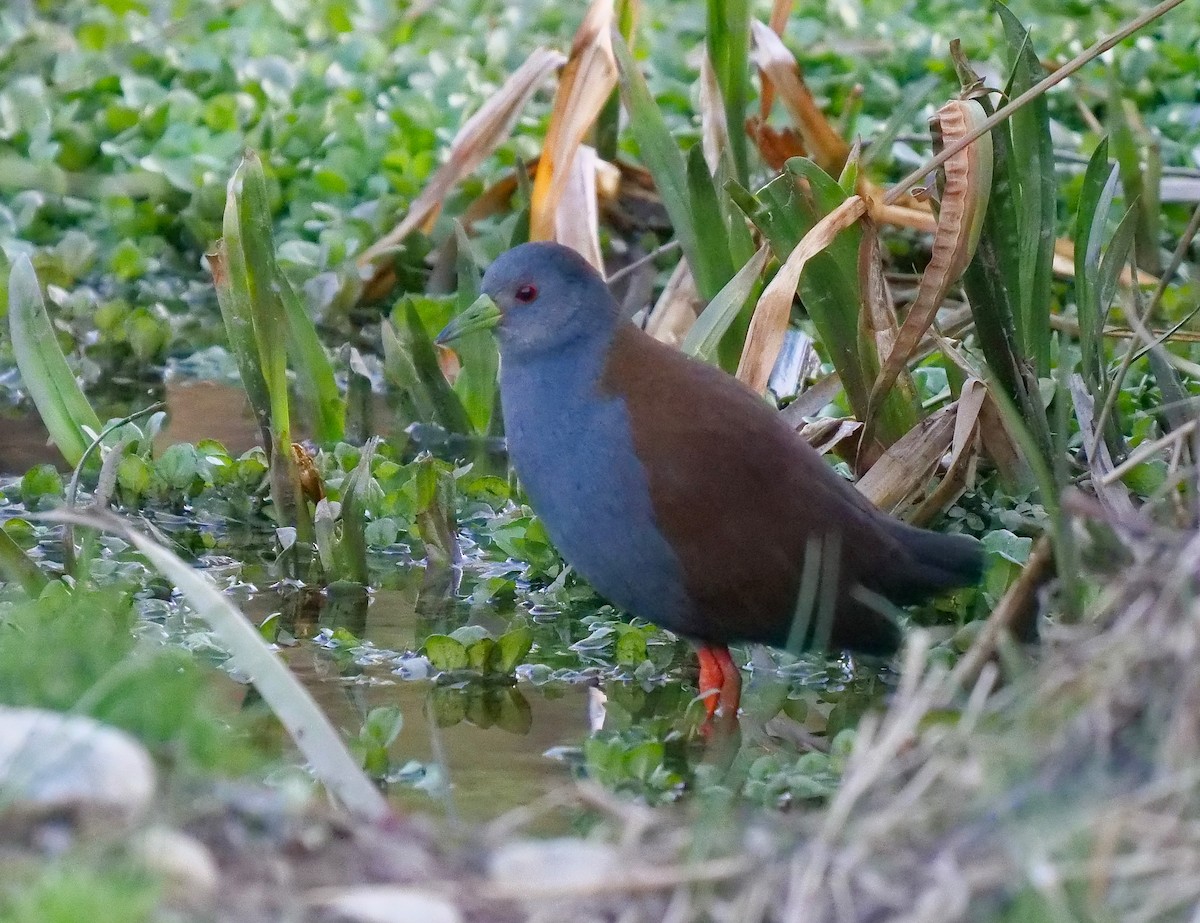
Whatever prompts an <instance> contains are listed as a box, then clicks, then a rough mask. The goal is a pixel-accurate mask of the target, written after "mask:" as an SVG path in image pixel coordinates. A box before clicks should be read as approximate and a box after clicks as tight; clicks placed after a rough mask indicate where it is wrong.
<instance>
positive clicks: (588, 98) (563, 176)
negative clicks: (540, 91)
mask: <svg viewBox="0 0 1200 923" xmlns="http://www.w3.org/2000/svg"><path fill="white" fill-rule="evenodd" d="M612 25H613V0H593V3H592V5H591V6H590V7H589V8H588V11H587V15H586V16H584V18H583V23H582V24H581V25H580V26H579V31H578V32H576V33H575V41H574V43H573V44H572V46H571V54H570V57H569V58H568V59H567V64H566V67H564V68H563V72H562V77H561V78H560V79H559V82H558V92H556V93H555V94H554V109H553V110H552V111H551V113H550V125H549V127H548V128H547V130H546V140H545V142H544V144H543V146H542V156H541V158H540V159H539V161H538V169H537V175H536V176H535V177H534V180H533V199H532V202H531V203H530V210H529V239H530V240H555V239H558V238H557V236H556V231H555V217H556V215H557V212H558V203H559V201H560V200H561V199H562V195H563V190H564V189H565V188H566V186H567V182H568V180H569V177H570V173H571V162H572V160H574V158H575V153H576V151H577V150H578V149H579V145H580V144H581V143H582V142H583V136H584V135H585V134H586V133H587V131H588V129H590V128H591V127H592V124H593V123H594V122H595V121H596V117H597V116H598V115H599V114H600V110H601V109H602V108H603V106H604V103H605V102H606V101H607V100H608V97H609V96H610V95H611V94H612V91H613V89H615V88H616V85H617V61H616V58H615V57H614V56H613V49H612ZM584 255H585V256H586V255H587V254H586V253H585V254H584Z"/></svg>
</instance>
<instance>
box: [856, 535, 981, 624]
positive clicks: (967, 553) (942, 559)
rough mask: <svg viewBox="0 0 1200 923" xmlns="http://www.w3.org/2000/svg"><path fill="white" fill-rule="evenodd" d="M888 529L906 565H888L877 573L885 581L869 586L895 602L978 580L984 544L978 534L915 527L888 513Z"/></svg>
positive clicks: (925, 595) (907, 602)
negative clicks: (890, 566) (900, 549)
mask: <svg viewBox="0 0 1200 923" xmlns="http://www.w3.org/2000/svg"><path fill="white" fill-rule="evenodd" d="M887 531H888V533H889V534H890V535H891V536H892V538H894V539H895V540H896V542H897V543H898V544H899V545H900V547H901V548H903V549H904V552H905V556H906V557H907V559H908V560H907V561H905V562H904V564H905V566H900V567H895V568H888V573H885V574H882V575H880V576H881V577H883V578H884V581H886V582H885V583H882V584H881V585H880V586H879V587H877V588H876V587H872V589H878V591H879V592H882V593H883V594H885V595H886V596H887V597H888V598H889V599H891V600H893V601H894V602H897V603H900V604H901V605H908V604H910V603H916V602H920V601H921V600H924V599H927V598H928V597H930V596H934V595H936V594H937V593H940V592H941V591H943V590H949V589H951V588H953V587H960V586H970V585H971V584H973V583H978V582H979V578H980V577H981V576H983V545H982V544H980V542H979V539H977V538H972V537H971V536H969V535H946V534H945V533H942V532H931V531H929V530H928V529H918V528H917V527H916V526H910V525H908V524H907V523H903V522H900V521H899V520H898V519H891V518H890V517H888V520H887Z"/></svg>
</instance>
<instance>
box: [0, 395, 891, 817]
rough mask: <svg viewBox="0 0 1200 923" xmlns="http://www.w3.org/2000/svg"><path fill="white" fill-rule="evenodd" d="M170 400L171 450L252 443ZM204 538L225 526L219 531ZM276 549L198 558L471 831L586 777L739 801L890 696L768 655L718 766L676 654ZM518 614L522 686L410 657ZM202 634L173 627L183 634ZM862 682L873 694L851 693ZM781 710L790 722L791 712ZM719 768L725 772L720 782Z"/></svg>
mask: <svg viewBox="0 0 1200 923" xmlns="http://www.w3.org/2000/svg"><path fill="white" fill-rule="evenodd" d="M163 400H165V402H166V403H167V407H168V425H167V426H166V427H165V428H164V430H163V432H162V433H161V434H160V436H159V438H158V448H159V450H160V451H161V450H162V449H163V448H165V447H166V446H168V445H171V444H173V443H176V442H197V441H199V440H201V439H206V438H212V439H217V440H219V441H220V442H222V443H223V444H224V445H225V446H226V448H227V449H228V450H229V451H230V453H231V454H234V455H237V454H240V453H241V452H243V451H245V450H246V449H249V448H251V447H252V446H254V445H256V444H257V442H258V431H257V427H256V425H255V423H254V421H253V419H252V417H251V414H250V411H249V407H248V406H247V404H246V400H245V397H244V394H243V392H242V391H241V389H240V388H239V387H238V386H236V385H228V384H219V383H213V382H173V383H169V384H167V385H166V386H165V390H164V393H163ZM113 412H127V411H125V410H119V411H110V413H109V414H105V412H104V409H103V408H102V409H101V416H102V417H104V416H106V415H112V413H113ZM43 462H50V463H55V464H60V465H61V458H59V457H58V456H57V452H56V451H54V450H53V449H52V448H51V447H49V446H48V445H47V442H46V434H45V430H44V428H43V427H42V426H41V423H40V421H39V420H37V418H36V417H34V416H31V415H25V416H23V417H17V418H10V419H0V474H11V475H19V474H20V473H22V472H23V471H25V470H26V469H28V468H29V467H31V466H33V465H35V464H39V463H43ZM155 519H156V521H157V522H158V524H159V525H160V526H162V527H164V528H166V529H167V530H168V531H174V530H175V529H179V530H181V531H186V530H188V529H189V528H194V527H195V526H196V525H197V524H196V523H195V522H191V521H189V519H188V517H187V513H186V512H185V513H184V515H183V516H165V515H163V516H157V517H155ZM208 526H212V527H215V528H216V529H217V530H219V531H221V530H222V529H223V527H222V525H221V524H220V523H209V524H207V525H206V528H207V527H208ZM239 528H240V527H239ZM243 532H244V533H245V534H243ZM271 541H272V540H271V538H270V530H269V529H265V528H263V529H258V530H257V531H255V530H253V529H250V530H242V531H239V532H238V534H237V536H236V537H235V536H234V535H233V530H232V529H230V530H228V531H227V534H226V535H225V536H224V537H223V538H222V539H221V540H220V542H219V546H218V548H217V549H216V551H215V552H214V553H213V554H212V555H209V556H203V557H201V559H200V561H199V563H200V565H201V566H207V567H209V568H210V573H211V574H212V576H213V577H214V579H216V580H217V581H218V583H223V584H224V585H228V586H231V587H233V588H232V589H231V591H230V592H231V595H232V596H233V598H234V599H235V601H236V602H237V603H238V605H240V606H241V607H242V609H243V611H245V612H246V615H247V616H248V617H249V618H250V619H251V620H252V621H254V622H255V624H259V625H262V624H264V623H269V624H270V625H271V626H272V627H273V628H274V631H275V637H276V640H277V641H278V642H279V643H280V645H281V648H280V649H281V652H282V656H283V657H284V658H285V660H286V661H287V662H288V664H289V665H290V666H291V668H292V669H293V670H294V671H295V673H296V675H297V676H299V677H300V679H301V680H302V681H303V682H304V683H305V685H306V686H307V687H308V688H309V689H310V691H311V692H312V693H313V695H314V696H315V697H316V699H317V701H318V702H320V704H321V705H322V707H323V708H324V709H325V711H326V713H327V714H328V715H329V716H330V718H331V720H332V721H333V722H334V724H335V725H337V726H338V727H339V728H340V729H341V730H342V731H343V732H344V734H345V735H346V736H347V738H349V739H354V738H356V737H357V736H358V734H359V732H360V729H361V728H362V727H363V723H364V720H365V719H366V717H367V715H368V714H369V713H370V712H371V710H372V709H375V708H381V707H395V708H398V709H399V710H400V712H401V714H402V715H403V722H404V723H403V727H402V729H401V731H400V733H399V735H398V736H397V738H396V740H395V741H394V742H393V744H392V746H391V747H390V748H389V757H390V764H391V770H390V773H389V778H390V780H391V781H390V782H389V785H388V789H389V796H390V797H391V798H392V799H393V800H394V801H395V802H396V803H397V804H398V805H401V806H405V807H409V808H415V809H419V810H422V811H425V812H432V813H436V814H440V815H443V816H445V817H447V818H450V819H452V820H459V821H461V822H463V823H465V824H469V825H474V824H478V823H481V822H486V821H488V820H491V819H493V818H496V817H498V816H500V815H502V814H504V813H505V812H506V811H509V810H511V809H513V808H517V807H520V806H523V805H528V804H529V803H530V802H533V801H535V800H536V799H537V798H538V797H539V796H542V795H545V794H547V793H549V792H551V791H553V790H555V789H558V788H560V787H562V786H565V785H567V784H568V783H569V782H570V781H571V779H572V778H574V777H576V776H577V775H580V774H584V773H587V774H591V775H592V776H593V777H602V778H601V781H604V782H605V784H609V785H610V786H612V787H617V788H621V789H624V790H628V791H631V792H634V793H637V794H640V795H643V796H646V797H651V798H653V799H655V800H659V801H661V800H663V799H664V798H665V799H666V800H673V799H674V798H675V797H678V796H679V795H680V794H681V793H682V792H683V791H684V790H685V789H687V788H690V787H692V786H693V785H695V784H698V780H699V779H700V778H701V776H702V775H703V776H704V778H705V779H707V781H708V782H713V781H714V780H715V781H716V782H717V783H718V784H722V780H723V778H724V776H723V775H722V774H723V773H724V774H725V775H726V776H728V778H729V779H730V782H731V785H732V787H734V788H735V789H736V788H737V787H738V785H740V780H741V779H743V778H744V777H745V774H746V767H747V766H748V765H750V764H751V763H752V762H753V761H754V760H755V759H756V758H760V757H764V756H772V757H775V756H780V757H781V758H783V759H785V760H786V759H789V758H790V759H794V758H795V756H796V755H797V754H798V753H800V752H803V750H804V749H805V748H806V746H807V744H806V743H805V742H804V741H805V740H811V739H813V738H812V737H811V735H812V734H814V733H815V734H817V735H819V734H821V733H822V732H823V731H824V730H825V729H826V725H827V724H830V723H833V722H834V721H835V719H837V720H839V721H840V720H843V719H844V718H845V717H846V716H842V718H838V717H837V714H838V710H839V708H841V709H842V710H843V711H846V703H847V701H849V700H853V701H851V703H850V704H851V706H852V708H851V711H853V709H855V708H857V707H859V706H860V705H861V704H862V703H863V701H866V700H869V699H871V698H874V699H876V700H877V699H878V697H879V695H881V694H882V690H883V688H884V685H885V684H882V683H879V682H878V675H877V674H874V673H873V672H872V671H870V670H868V671H865V674H860V679H862V682H859V680H854V681H853V683H852V682H851V678H850V677H849V675H848V674H847V673H846V671H845V667H844V665H840V664H830V665H828V667H826V666H825V665H823V664H821V663H820V662H815V663H812V664H809V665H808V666H805V665H804V664H800V665H793V669H792V670H791V671H790V673H789V672H787V671H785V672H783V673H780V672H779V671H776V670H774V667H773V665H772V664H771V663H770V662H769V660H765V659H763V657H762V655H761V654H760V655H758V658H759V661H758V664H757V667H758V669H756V670H755V671H754V679H753V681H751V682H749V683H748V686H747V689H746V693H745V697H744V706H745V710H744V718H743V721H742V725H741V732H740V736H739V737H738V738H736V739H735V741H734V746H733V747H732V749H731V748H730V747H729V746H728V745H727V744H728V741H726V742H725V743H724V744H722V748H723V749H722V748H717V749H721V754H720V755H719V758H718V757H717V756H715V755H714V754H715V752H716V751H715V750H714V747H713V746H712V745H706V743H705V741H704V739H703V737H702V736H701V735H697V734H695V733H694V730H695V715H696V710H695V706H692V709H691V711H690V712H689V701H690V700H691V697H692V695H693V689H694V681H695V674H694V666H693V665H692V659H691V657H690V654H689V652H688V649H687V647H686V645H684V644H683V643H682V642H679V643H677V644H675V645H674V650H673V651H672V652H670V653H668V654H667V661H666V665H665V666H661V664H660V669H659V670H658V672H656V673H655V674H654V675H645V676H641V677H640V678H638V679H634V678H633V677H632V676H631V675H630V674H629V670H628V669H623V668H619V667H615V666H614V665H612V664H611V663H606V662H604V660H603V658H599V657H589V656H588V654H587V652H586V651H584V652H578V651H574V652H573V651H572V650H571V645H573V644H576V643H577V642H579V641H581V640H582V639H584V638H585V637H587V635H588V633H589V631H590V628H589V627H588V626H586V625H584V624H583V623H581V622H580V621H579V620H578V618H577V617H576V616H577V615H578V614H579V613H575V614H569V613H554V612H553V611H551V612H542V613H539V614H537V615H535V616H533V617H532V619H530V618H529V613H528V612H526V611H525V610H524V609H523V608H521V607H519V606H518V607H517V608H515V609H514V608H513V607H512V606H509V609H508V611H506V612H505V611H494V610H489V609H480V608H479V607H472V608H470V609H468V607H467V606H466V605H465V604H463V603H461V602H459V601H457V600H456V599H455V598H454V596H453V594H451V593H450V591H449V590H448V589H447V588H446V586H445V582H446V581H444V580H442V581H439V580H438V579H437V578H438V577H440V576H443V575H437V574H430V575H427V574H426V572H425V570H424V568H423V567H422V566H421V565H419V564H413V563H412V562H410V561H407V560H404V559H402V558H400V557H396V558H395V559H392V558H389V557H388V556H386V555H375V556H373V562H372V575H373V576H372V584H373V585H374V586H376V587H377V588H376V589H375V590H373V591H371V592H370V593H367V594H364V593H362V592H361V591H357V592H349V593H347V592H339V591H338V590H337V588H336V587H335V588H329V589H325V590H321V589H317V588H306V587H301V586H297V585H296V584H294V583H291V582H288V581H284V580H281V579H280V578H279V575H278V574H277V573H274V572H273V571H272V568H271V565H270V564H269V563H264V562H268V561H269V560H270V559H271V557H272V556H273V553H272V552H270V550H269V547H268V546H269V545H270V543H271ZM259 543H262V544H261V547H259ZM439 584H440V585H439ZM519 595H520V594H519ZM518 615H519V616H520V617H521V618H522V619H524V620H525V621H533V622H534V623H536V630H537V647H535V649H534V651H533V652H532V654H531V655H530V658H529V660H530V662H531V663H532V664H536V665H538V666H536V667H533V668H530V667H529V666H526V667H522V668H519V669H518V671H517V674H518V679H517V680H516V682H515V684H514V683H512V682H511V680H510V681H509V682H508V683H506V682H505V681H503V680H501V681H499V682H488V683H484V682H481V681H472V682H457V683H453V684H445V683H441V682H439V681H438V680H437V679H436V678H434V677H432V676H430V673H431V672H432V671H431V669H430V667H429V664H428V661H426V660H425V659H424V658H423V657H420V656H419V655H418V653H417V652H418V651H420V649H421V646H422V644H423V643H424V640H425V638H426V637H427V636H428V635H429V634H430V633H431V632H441V633H446V632H449V631H451V630H453V629H454V628H456V627H458V626H460V625H464V624H477V625H483V626H484V627H486V628H488V629H489V630H490V631H491V632H492V633H493V634H494V635H497V636H498V635H499V634H501V633H503V631H504V630H505V629H506V628H507V627H508V626H509V624H510V622H511V620H512V619H513V617H514V616H518ZM196 627H197V626H189V627H186V628H185V629H184V630H183V632H182V633H179V632H178V631H177V633H176V635H175V638H176V640H178V641H183V640H184V638H183V637H182V636H181V635H182V634H185V633H186V632H187V631H192V630H195V629H196ZM339 630H343V631H345V632H349V633H350V634H351V635H352V636H353V637H354V638H357V639H359V643H357V644H352V645H350V646H346V645H341V646H339V645H338V644H335V643H331V642H330V640H329V639H330V635H331V634H332V633H334V632H337V631H339ZM168 634H169V635H171V631H170V630H169V631H168ZM657 643H660V644H661V643H664V642H662V641H659V642H657ZM665 643H667V644H671V643H672V642H670V641H669V639H668V640H667V641H666V642H665ZM564 664H566V666H564ZM796 666H799V667H800V669H796V668H795V667H796ZM539 671H540V672H539ZM864 676H865V678H864ZM854 683H857V684H858V685H859V686H861V687H862V688H861V689H858V690H857V691H855V694H854V695H853V696H849V695H845V696H843V695H842V693H843V692H844V691H845V690H846V689H848V688H849V687H850V685H853V684H854ZM839 696H842V698H841V700H840V701H841V705H839V704H838V700H839ZM781 708H782V709H784V711H786V712H787V714H788V715H791V716H793V717H782V718H781V714H780V710H781ZM685 715H686V716H687V717H685ZM795 717H799V720H798V721H797V720H793V719H794V718H795ZM851 717H853V716H852V714H851ZM780 720H783V721H784V722H790V725H791V726H792V730H793V731H795V733H796V737H798V738H799V739H800V740H801V743H800V745H799V746H797V744H796V743H795V739H796V737H794V738H793V740H792V741H791V742H789V741H787V740H783V739H781V738H780V733H779V730H778V728H776V729H771V728H770V726H769V725H768V724H767V722H768V721H773V722H775V723H778V722H779V721H780ZM788 733H790V732H788ZM788 733H783V735H782V736H783V737H785V738H786V737H787V736H788ZM806 735H808V736H807V737H806ZM739 745H740V746H739ZM606 747H607V748H608V749H607V750H606V749H605V748H606ZM635 751H636V752H637V753H648V754H650V756H649V757H648V759H650V761H651V763H653V764H654V765H653V766H651V769H654V771H653V772H647V773H646V774H645V776H644V777H641V776H638V775H637V771H634V772H632V773H631V771H629V770H628V769H627V768H620V766H619V765H618V768H617V769H615V770H614V769H613V768H612V766H613V763H612V761H613V760H614V759H615V760H616V762H617V764H620V760H621V755H622V753H623V752H635ZM597 754H599V756H597ZM606 754H607V755H606ZM614 754H615V756H614ZM714 759H717V761H718V762H720V764H721V766H719V767H717V770H716V775H715V776H714V767H713V765H712V763H713V762H714ZM656 761H661V767H660V768H657V769H655V767H658V766H659V762H656ZM633 762H634V765H635V766H636V765H637V762H636V760H634V761H633ZM702 764H703V765H702ZM739 766H740V768H738V767H739ZM731 767H732V768H731ZM668 770H669V771H668ZM639 771H640V770H639ZM705 773H707V775H705ZM564 822H565V821H564V820H563V818H561V817H558V818H557V819H544V820H543V821H542V822H541V826H540V828H539V829H540V830H541V831H542V832H555V831H556V830H557V829H559V827H560V826H561V825H562V824H563V823H564Z"/></svg>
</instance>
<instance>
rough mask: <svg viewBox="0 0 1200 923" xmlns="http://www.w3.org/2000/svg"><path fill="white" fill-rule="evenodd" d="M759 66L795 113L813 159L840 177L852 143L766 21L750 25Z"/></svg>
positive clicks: (754, 54)
mask: <svg viewBox="0 0 1200 923" xmlns="http://www.w3.org/2000/svg"><path fill="white" fill-rule="evenodd" d="M750 28H751V35H752V37H753V40H754V47H753V50H752V52H751V56H752V58H753V60H754V64H755V66H757V67H758V69H759V70H760V71H761V72H762V74H763V76H764V78H765V79H766V80H769V81H770V82H771V84H772V86H774V87H775V91H776V92H777V93H779V98H780V99H781V100H783V104H784V105H785V106H786V107H787V110H788V112H790V113H791V116H792V118H793V119H794V120H795V122H796V127H797V128H798V129H800V134H801V136H802V137H803V138H804V144H805V146H806V147H807V148H808V149H809V151H810V152H811V156H812V159H813V160H814V161H816V162H817V164H818V165H819V166H820V167H821V169H822V170H824V171H825V172H826V173H829V174H831V175H833V176H836V175H837V174H838V173H839V172H841V169H842V166H843V165H844V164H845V162H846V158H847V157H848V156H849V154H850V145H849V144H847V143H846V142H845V141H844V140H842V137H841V136H840V135H839V134H838V133H837V132H836V131H835V130H834V128H833V126H832V125H831V124H830V123H829V120H828V119H827V118H825V113H823V112H822V111H821V107H820V106H818V105H817V103H816V100H814V99H813V96H812V93H810V92H809V91H808V87H807V86H805V85H804V78H803V77H802V76H801V75H800V66H799V65H798V64H797V63H796V59H795V58H794V57H792V53H791V52H790V51H788V50H787V46H785V45H784V44H783V42H782V41H781V40H780V38H779V36H778V35H776V34H775V33H774V32H773V31H771V29H770V28H769V27H768V26H766V25H764V24H763V23H761V22H759V21H758V20H755V21H754V22H752V23H751V24H750Z"/></svg>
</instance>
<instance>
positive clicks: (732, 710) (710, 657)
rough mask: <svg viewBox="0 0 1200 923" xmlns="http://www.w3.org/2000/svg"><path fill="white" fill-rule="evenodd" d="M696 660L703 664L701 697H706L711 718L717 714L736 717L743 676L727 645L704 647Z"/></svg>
mask: <svg viewBox="0 0 1200 923" xmlns="http://www.w3.org/2000/svg"><path fill="white" fill-rule="evenodd" d="M696 657H697V659H698V660H699V661H700V694H701V695H702V696H706V698H705V700H704V707H705V710H706V711H707V712H708V717H709V718H712V717H713V716H714V715H715V714H717V712H718V711H720V712H721V714H723V715H730V716H734V717H736V716H737V713H738V705H739V704H740V702H741V698H742V673H741V671H740V670H739V669H738V665H737V664H736V663H734V662H733V657H732V656H730V654H729V648H728V647H726V646H725V645H724V644H701V645H699V646H698V647H697V648H696Z"/></svg>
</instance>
